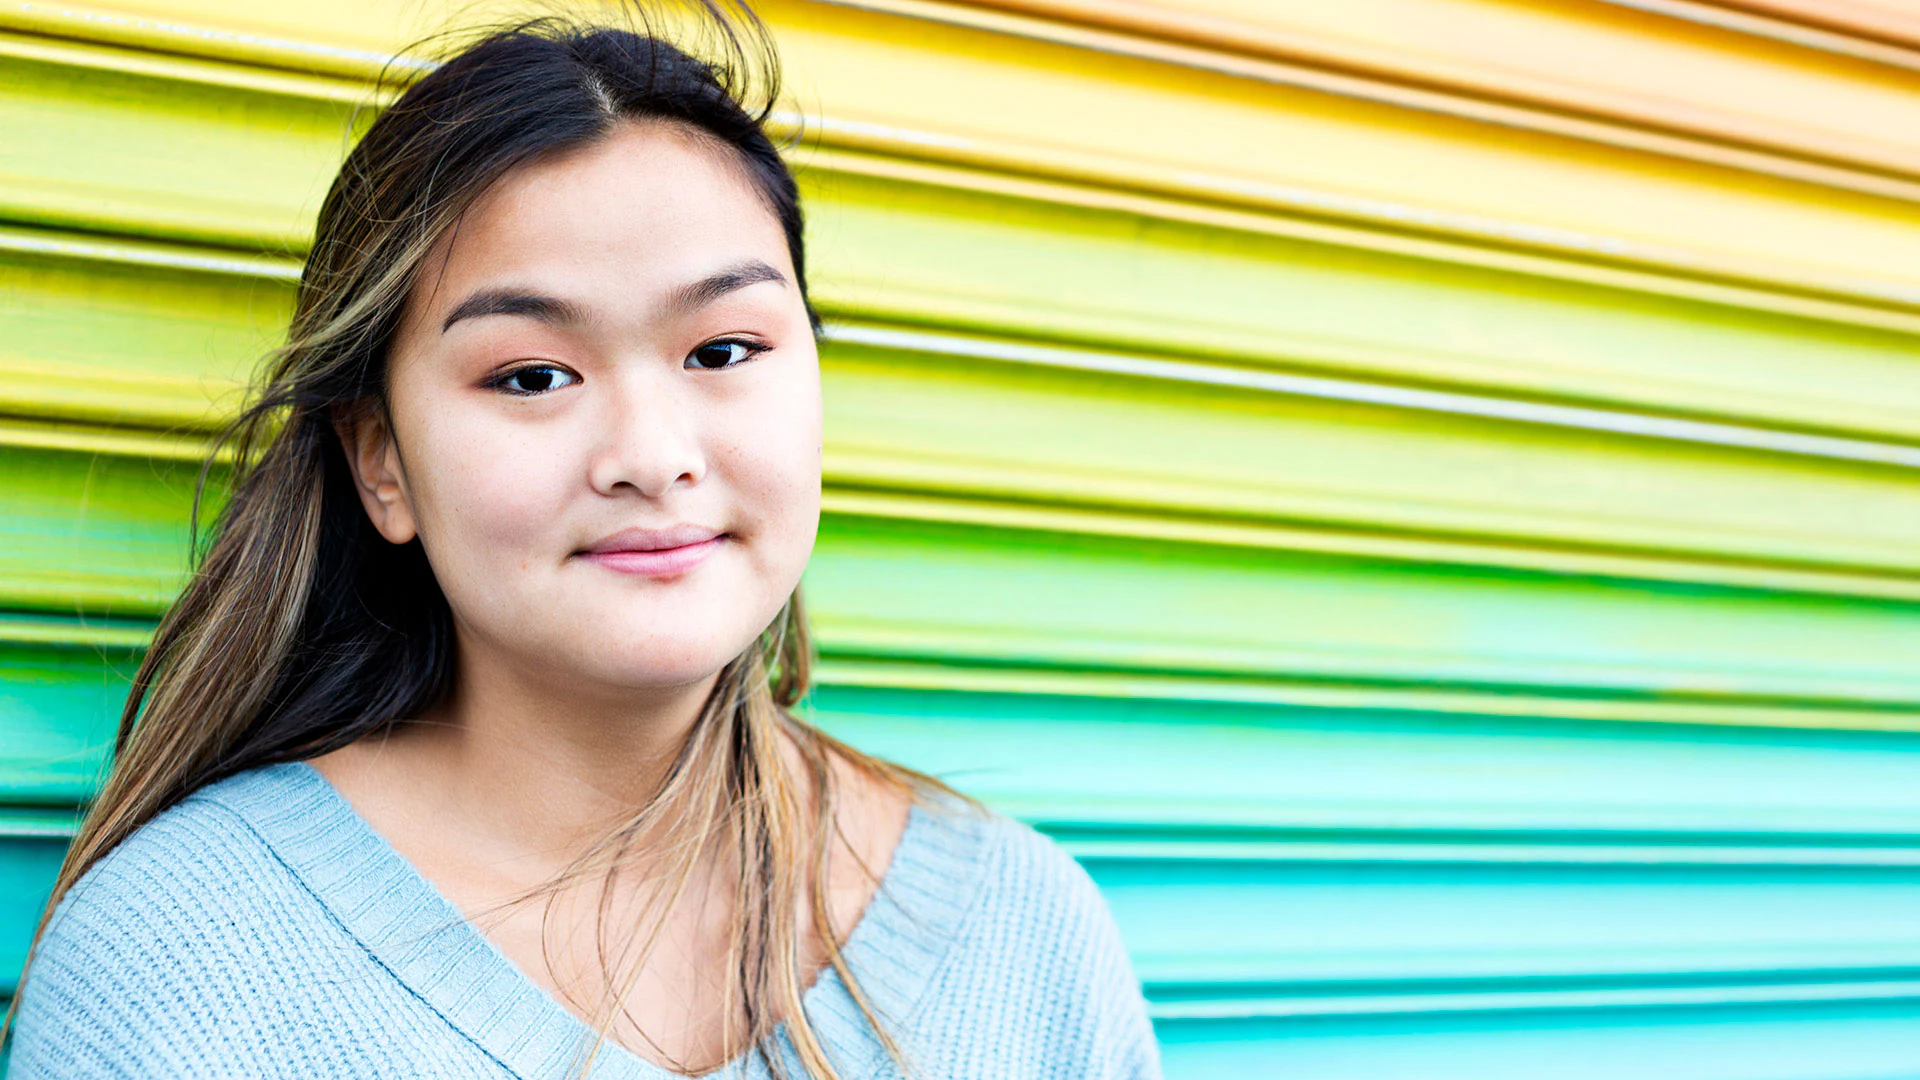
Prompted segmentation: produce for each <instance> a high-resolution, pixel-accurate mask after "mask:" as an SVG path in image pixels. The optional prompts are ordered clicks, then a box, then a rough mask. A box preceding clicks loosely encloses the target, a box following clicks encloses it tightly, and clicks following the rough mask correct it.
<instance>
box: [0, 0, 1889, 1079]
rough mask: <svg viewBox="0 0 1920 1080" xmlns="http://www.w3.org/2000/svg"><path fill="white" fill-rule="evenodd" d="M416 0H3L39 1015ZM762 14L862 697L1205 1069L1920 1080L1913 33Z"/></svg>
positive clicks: (1624, 15) (1567, 19) (1, 151)
mask: <svg viewBox="0 0 1920 1080" xmlns="http://www.w3.org/2000/svg"><path fill="white" fill-rule="evenodd" d="M424 11H425V8H424V7H423V0H413V2H403V0H335V2H328V3H303V2H297V0H124V2H103V3H102V4H101V5H99V6H83V5H81V4H46V3H41V2H37V0H36V2H32V3H28V2H21V0H5V2H4V3H0V981H4V985H0V993H3V992H5V991H7V990H10V988H11V986H12V980H13V977H14V973H15V972H16V971H17V969H18V965H19V961H20V957H21V954H22V951H23V949H24V946H25V943H26V940H27V936H28V934H29V932H30V929H31V925H32V921H33V919H34V918H35V916H36V914H37V912H38V910H39V906H40V903H41V898H42V897H43V896H44V890H45V888H46V885H47V882H48V880H49V878H50V875H51V873H52V871H53V868H54V866H55V864H56V861H57V860H58V858H59V855H60V852H61V848H62V844H63V840H64V837H65V836H66V835H67V833H68V831H69V830H70V828H71V826H72V821H73V808H74V806H75V805H76V804H77V803H78V802H79V800H81V799H83V798H84V797H85V796H86V794H87V792H88V791H89V789H90V787H91V785H92V783H93V782H94V779H95V777H97V775H98V771H99V768H100V766H101V761H102V753H103V748H104V746H105V745H106V744H107V743H108V741H109V740H110V737H111V731H112V728H113V724H114V722H115V717H116V715H117V712H118V707H119V704H120V701H121V699H122V698H123V696H124V677H125V675H126V673H127V672H128V671H129V669H130V664H131V662H132V658H133V657H134V656H135V655H136V654H137V650H138V649H139V647H140V644H141V642H142V641H143V640H144V638H145V636H146V634H147V633H148V631H149V628H150V627H151V625H152V621H153V619H154V618H155V616H156V614H157V613H158V612H159V611H160V610H161V608H162V605H164V604H165V602H166V600H167V598H168V597H169V595H171V593H172V592H173V591H174V590H175V588H176V587H177V586H178V583H179V582H180V580H181V578H182V574H183V571H184V568H185V534H186V519H187V514H188V508H189V502H190V496H191V487H192V479H193V466H194V463H195V462H196V460H197V458H198V455H199V454H200V452H201V449H202V447H203V444H204V440H205V437H206V434H207V432H208V431H210V430H211V428H212V426H213V424H214V423H215V421H216V420H217V419H218V417H219V416H220V415H222V412H223V410H225V409H229V408H231V406H232V403H233V401H234V400H235V396H236V388H237V386H238V382H237V380H239V379H241V378H243V377H244V374H245V373H246V371H247V370H248V368H249V367H250V365H251V364H252V362H253V361H254V360H255V359H256V358H257V357H258V356H259V355H260V354H261V352H262V351H263V350H264V349H266V348H267V347H269V346H271V345H272V344H273V343H274V340H275V337H276V334H277V332H278V330H279V329H280V327H281V325H282V322H283V320H284V318H285V317H286V314H287V311H288V305H289V299H290V295H291V287H292V284H293V282H294V281H295V279H296V278H297V274H298V268H299V258H300V252H301V250H302V247H303V245H304V243H305V242H306V238H307V235H308V230H309V227H310V223H311V220H312V216H313V213H314V211H315V209H316V208H317V205H318V199H319V196H320V194H321V192H322V191H323V190H324V186H325V183H326V181H327V180H328V178H329V177H330V175H331V172H332V170H333V168H334V166H335V165H336V164H337V162H338V160H339V159H340V157H341V155H342V153H343V152H344V149H345V146H346V145H347V140H348V138H349V134H348V131H349V128H350V125H351V123H352V121H353V117H354V115H355V110H356V109H357V108H360V107H362V106H364V105H366V104H367V103H368V97H367V92H366V90H365V82H364V80H365V78H366V76H367V74H368V73H369V72H371V71H373V70H375V69H376V68H377V67H378V66H379V65H380V63H381V62H383V60H385V59H386V57H387V55H388V54H389V52H390V51H391V50H393V49H394V48H396V47H397V44H398V43H400V42H403V41H406V40H409V39H411V38H412V37H413V36H414V35H415V34H416V33H417V32H419V31H420V30H421V29H422V23H421V20H422V19H426V18H427V15H425V14H423V12H424ZM763 11H764V13H765V14H766V15H767V17H768V18H769V20H770V21H771V22H772V23H773V24H774V26H775V28H776V30H777V32H778V36H779V40H780V43H781V46H782V48H783V49H784V52H785V60H786V64H787V68H788V77H789V83H790V88H791V90H792V91H793V95H792V107H793V109H794V115H793V116H791V117H788V118H787V123H788V124H789V126H791V124H793V123H795V122H797V123H799V124H800V125H801V126H802V127H803V128H804V130H805V131H806V132H807V141H806V143H805V145H804V148H803V149H802V150H800V151H799V152H798V153H797V154H796V155H795V160H796V163H797V165H798V166H799V167H800V168H801V170H802V175H803V186H804V191H805V197H806V199H807V200H808V207H809V209H810V214H811V221H810V230H811V231H810V240H809V245H810V255H811V259H812V261H813V263H814V267H815V269H814V275H815V281H816V289H817V295H816V298H817V300H818V301H819V303H820V306H821V308H822V310H823V312H824V313H825V314H826V315H827V317H828V319H829V322H830V330H831V339H830V341H829V342H828V344H827V345H826V347H825V349H824V352H823V356H824V363H825V368H826V377H827V394H828V425H829V443H828V448H827V494H826V506H827V515H826V520H825V521H824V523H823V526H822V532H821V539H820V546H819V549H818V553H817V555H816V558H815V561H814V564H813V566H812V568H811V570H810V571H809V575H808V579H807V588H808V590H809V599H810V601H811V603H812V608H813V611H814V613H815V616H816V625H817V628H818V630H819V635H820V638H821V641H822V650H823V666H822V671H823V685H822V686H821V688H820V689H819V691H818V693H817V695H816V697H815V704H814V708H815V712H816V714H817V716H818V717H819V719H820V720H821V721H822V722H823V723H825V724H827V725H828V726H829V727H830V728H832V729H833V730H835V731H837V732H839V733H841V734H843V735H845V736H846V737H849V738H851V739H853V740H854V741H856V742H857V743H858V744H860V745H862V746H864V747H867V748H869V749H872V750H875V751H878V752H881V753H885V754H889V755H893V756H896V757H898V758H900V759H903V760H905V761H907V762H909V763H912V764H915V765H918V766H921V767H924V768H928V769H931V770H934V771H936V772H939V773H942V774H943V775H946V776H947V777H949V778H950V779H952V780H953V781H954V782H955V783H957V784H958V785H960V786H962V787H964V788H967V789H969V790H971V791H973V792H974V793H976V794H979V795H981V796H983V797H985V798H987V799H988V800H990V801H991V802H993V803H994V804H996V805H998V806H1000V807H1002V808H1005V809H1006V810H1008V811H1011V812H1014V813H1017V814H1019V815H1021V816H1022V817H1024V818H1026V819H1027V820H1030V821H1032V822H1034V823H1036V824H1038V825H1040V826H1041V827H1043V828H1045V829H1046V830H1048V831H1049V832H1050V833H1052V834H1053V835H1054V836H1056V837H1058V838H1059V839H1060V840H1061V841H1062V842H1064V843H1065V844H1067V845H1068V846H1069V847H1070V848H1071V849H1072V850H1073V851H1074V852H1075V853H1076V854H1077V855H1078V856H1079V857H1080V858H1081V859H1083V860H1084V862H1085V863H1086V865H1087V866H1088V867H1089V869H1090V870H1091V871H1092V872H1093V873H1094V875H1095V876H1096V878H1097V879H1098V880H1099V881H1100V883H1101V884H1102V886H1103V887H1104V889H1105V890H1106V894H1107V896H1108V898H1109V900H1110V903H1111V905H1112V907H1113V910H1114V911H1115V913H1116V915H1117V916H1118V918H1119V920H1120V922H1121V925H1122V927H1123V930H1124V932H1125V934H1126V938H1127V941H1128V944H1129V947H1130V948H1131V950H1132V952H1133V955H1134V958H1135V962H1136V965H1137V967H1138V970H1139V972H1140V974H1141V976H1142V978H1143V980H1144V981H1145V983H1146V989H1147V992H1148V995H1149V997H1150V999H1151V1001H1152V1003H1153V1008H1154V1011H1155V1016H1156V1019H1157V1023H1158V1026H1159V1032H1160V1035H1161V1038H1162V1041H1163V1045H1164V1047H1165V1056H1166V1062H1167V1071H1168V1075H1169V1076H1170V1077H1173V1078H1175V1080H1199V1078H1218V1077H1233V1078H1239V1077H1260V1076H1275V1077H1287V1078H1290V1080H1307V1078H1312V1080H1328V1078H1336V1077H1338V1078H1349V1077H1365V1078H1381V1077H1415V1078H1421V1080H1453V1078H1459V1080H1507V1078H1528V1080H1532V1078H1543V1077H1552V1078H1556V1080H1567V1078H1607V1080H1615V1078H1634V1080H1641V1078H1669V1077H1671V1078H1686V1080H1708V1078H1712V1080H1763V1078H1764V1080H1789V1078H1832V1080H1838V1078H1866V1077H1875V1078H1887V1077H1896V1076H1920V349H1917V346H1920V3H1916V2H1915V0H1825V2H1821V0H1720V2H1709V0H1535V2H1530V3H1518V2H1507V0H1338V2H1321V0H979V2H971V3H964V2H957V0H852V2H846V3H835V4H824V3H810V2H803V0H769V2H767V3H765V5H764V6H763Z"/></svg>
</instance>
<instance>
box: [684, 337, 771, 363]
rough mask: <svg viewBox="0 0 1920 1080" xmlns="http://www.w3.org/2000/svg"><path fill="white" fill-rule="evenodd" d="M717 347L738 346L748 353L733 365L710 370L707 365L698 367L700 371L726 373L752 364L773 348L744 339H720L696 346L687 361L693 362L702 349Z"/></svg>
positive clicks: (688, 355)
mask: <svg viewBox="0 0 1920 1080" xmlns="http://www.w3.org/2000/svg"><path fill="white" fill-rule="evenodd" d="M715 345H738V346H740V347H741V348H743V349H745V350H746V351H747V354H746V355H745V356H743V357H741V358H740V359H738V360H736V361H734V362H733V363H731V364H728V365H726V366H725V367H717V368H710V367H707V366H705V365H696V366H697V367H698V369H699V370H701V371H726V370H728V369H729V368H737V367H739V366H740V365H742V364H746V363H751V362H752V361H753V360H754V358H755V357H758V356H759V355H760V354H761V353H764V352H766V351H767V350H768V349H770V348H772V346H770V345H760V344H756V343H754V342H751V341H747V340H746V339H744V338H719V339H717V340H714V341H709V342H706V343H705V344H702V345H697V346H695V347H694V350H693V352H690V353H688V354H687V359H688V360H692V359H693V358H694V356H695V355H696V354H698V353H699V352H700V350H701V349H711V348H713V347H714V346H715Z"/></svg>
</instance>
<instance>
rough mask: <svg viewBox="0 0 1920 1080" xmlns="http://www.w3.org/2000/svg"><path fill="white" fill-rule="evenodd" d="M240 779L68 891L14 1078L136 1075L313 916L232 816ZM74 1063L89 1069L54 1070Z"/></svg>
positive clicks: (35, 962)
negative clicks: (291, 929) (265, 952)
mask: <svg viewBox="0 0 1920 1080" xmlns="http://www.w3.org/2000/svg"><path fill="white" fill-rule="evenodd" d="M242 777H245V774H242ZM242 777H236V778H233V780H232V781H221V782H219V783H216V784H214V785H211V786H210V787H209V788H206V789H203V790H202V791H201V792H196V793H194V794H193V795H190V796H189V797H187V798H186V799H184V800H182V801H181V802H179V803H177V804H175V805H174V806H172V807H170V808H168V809H167V810H165V811H163V812H162V813H160V814H158V815H156V816H155V817H154V818H153V819H152V820H150V821H148V822H146V823H145V824H144V825H142V826H141V827H140V828H139V829H137V830H135V831H134V833H133V834H132V835H131V836H129V837H128V838H127V839H126V840H124V841H122V842H121V843H120V844H119V845H117V846H116V847H114V848H113V850H112V851H110V852H108V853H107V854H106V855H105V856H103V857H101V858H100V860H99V861H97V862H96V863H94V865H93V866H92V867H90V868H89V869H88V870H87V872H86V874H84V875H83V876H82V877H81V878H80V880H79V881H77V882H76V883H75V884H74V885H73V887H72V888H70V889H69V890H67V893H66V895H65V896H63V897H62V898H61V901H60V904H59V905H58V907H56V908H55V910H54V912H53V914H52V916H51V918H49V920H48V922H47V927H46V930H45V932H44V933H43V934H42V935H41V937H40V939H39V941H38V943H37V944H36V946H35V948H34V951H33V954H32V959H31V961H30V966H29V967H28V969H27V971H26V973H25V980H24V982H23V983H22V985H21V989H20V994H21V996H20V1014H19V1028H18V1032H17V1034H16V1038H15V1046H14V1061H13V1065H12V1068H13V1070H14V1071H15V1072H17V1074H18V1075H21V1076H37V1075H43V1074H44V1075H75V1074H85V1075H117V1074H118V1072H119V1070H120V1069H121V1068H123V1067H124V1068H126V1069H129V1070H132V1071H138V1065H139V1062H140V1061H141V1060H142V1055H143V1053H144V1052H145V1051H142V1050H140V1049H139V1048H141V1047H148V1048H151V1047H156V1046H164V1045H166V1043H167V1041H168V1029H169V1027H170V1026H174V1025H178V1024H179V1023H180V1022H181V1021H182V1020H183V1016H182V1015H181V1014H182V1012H183V1010H184V1011H188V1012H191V1011H193V1010H195V1009H197V1008H198V1007H199V1005H200V1004H201V1002H202V998H203V997H204V995H206V994H209V993H213V994H219V993H222V992H225V991H226V990H229V989H231V988H232V987H234V986H239V985H244V984H245V983H246V982H247V981H248V975H247V971H246V968H247V967H248V966H250V965H251V963H252V962H253V961H254V960H256V959H257V957H251V956H248V955H247V953H248V952H249V951H253V950H257V949H258V948H259V947H260V946H261V945H262V944H263V943H265V942H267V941H268V940H270V939H271V937H272V936H273V935H272V934H270V933H263V932H262V931H263V929H268V928H275V927H284V926H286V925H287V924H288V922H289V921H290V920H291V921H298V920H299V919H300V918H301V917H302V915H303V914H304V913H305V912H306V911H308V910H309V909H310V908H311V903H310V902H309V901H308V900H307V898H306V897H305V896H304V895H303V890H302V888H301V886H300V885H299V883H298V881H297V880H295V879H294V878H293V876H292V875H291V874H290V873H289V872H288V871H287V869H286V867H285V866H284V865H283V864H282V863H281V862H280V861H279V859H278V858H277V857H276V856H275V853H274V852H273V850H272V849H271V847H270V846H269V845H268V844H266V842H265V841H263V840H262V839H261V838H260V836H259V835H258V834H257V833H256V832H255V831H254V830H253V829H252V828H251V827H250V826H249V824H248V822H247V820H246V818H245V817H244V816H243V815H242V814H241V813H240V812H238V810H237V809H236V807H235V806H234V805H233V802H232V799H231V798H230V797H229V796H231V795H232V794H233V793H234V788H235V784H234V782H233V781H240V782H241V783H242V784H244V783H245V782H246V781H245V780H243V779H242ZM79 1052H84V1053H85V1054H87V1055H89V1056H90V1059H91V1060H92V1061H93V1065H94V1066H95V1068H93V1069H90V1070H80V1071H79V1072H78V1073H76V1072H75V1071H74V1070H72V1069H66V1068H64V1067H53V1066H51V1065H49V1062H53V1063H59V1062H62V1061H63V1060H64V1059H63V1058H62V1057H61V1055H62V1054H66V1053H79ZM36 1068H42V1071H41V1072H36V1071H35V1069H36Z"/></svg>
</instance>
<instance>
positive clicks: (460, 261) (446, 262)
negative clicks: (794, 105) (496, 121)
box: [410, 120, 792, 309]
mask: <svg viewBox="0 0 1920 1080" xmlns="http://www.w3.org/2000/svg"><path fill="white" fill-rule="evenodd" d="M748 258H756V259H760V260H762V261H765V262H766V263H768V264H769V265H771V266H774V267H776V268H778V269H780V270H781V271H782V272H783V273H787V274H788V275H789V276H791V274H792V260H791V258H790V256H789V254H788V251H787V245H786V234H785V232H784V231H783V230H782V228H781V226H780V222H779V220H778V219H777V218H776V217H775V216H774V213H773V211H772V209H771V208H770V207H769V206H768V205H767V201H766V199H765V198H764V197H763V196H762V195H761V194H760V192H759V190H758V189H757V188H756V187H755V185H754V183H753V181H752V180H751V179H750V177H749V175H748V172H747V167H746V165H745V163H744V162H743V161H742V160H741V159H740V157H739V154H738V153H737V152H736V151H734V150H732V149H731V148H729V147H727V146H725V145H723V144H721V143H720V142H719V141H718V140H716V139H714V138H712V137H711V136H707V135H705V134H704V133H701V132H699V131H697V130H695V129H692V128H689V127H688V126H686V125H683V124H679V123H674V122H671V121H657V120H656V121H622V122H621V123H620V124H618V125H616V127H615V128H614V130H613V131H612V132H611V133H610V134H609V135H608V136H607V137H605V138H603V139H600V140H598V141H596V142H594V143H592V144H590V145H587V146H584V147H580V148H576V149H573V150H570V151H566V152H564V153H560V154H556V155H553V156H550V157H546V158H542V159H539V160H537V161H534V162H531V163H529V164H527V165H523V166H521V167H519V168H516V169H514V170H512V171H511V172H509V173H508V174H507V175H506V176H504V177H502V178H501V179H500V180H499V181H497V182H496V183H494V184H493V185H492V186H491V187H490V188H488V189H487V190H486V191H485V192H483V193H482V194H481V195H480V197H479V198H478V199H476V200H475V201H474V203H473V205H472V206H470V207H468V209H467V211H466V212H465V213H464V214H462V215H461V217H460V219H459V221H458V222H457V223H456V224H455V226H454V227H453V229H452V230H450V231H449V233H448V234H447V235H446V236H444V237H442V238H441V240H440V242H439V243H438V244H436V245H435V247H434V249H433V251H432V253H431V254H430V256H429V258H428V261H427V267H428V273H426V274H423V275H422V280H421V282H420V283H419V285H418V286H416V290H415V296H414V298H413V300H414V304H413V305H410V306H414V307H416V309H419V307H420V306H421V305H425V306H427V307H435V306H438V305H441V304H449V303H458V301H459V296H460V295H461V294H462V293H463V292H464V290H465V289H467V288H471V287H478V286H485V285H487V284H490V283H497V282H499V281H501V280H508V279H510V280H512V281H513V282H514V283H516V284H522V285H531V284H541V285H545V286H548V287H551V288H554V289H557V290H565V291H567V292H569V293H573V294H579V295H580V296H581V298H582V299H583V300H585V301H587V302H589V303H592V302H593V301H594V300H595V299H596V298H600V299H607V298H610V297H611V296H613V295H617V294H620V293H622V292H624V293H626V294H628V295H631V294H632V293H633V292H634V291H636V290H637V291H642V292H644V291H647V290H649V289H650V288H657V289H667V288H671V287H673V286H674V285H678V284H681V283H683V282H684V281H685V280H687V279H688V278H690V277H698V276H700V275H702V274H704V273H707V272H710V270H711V269H712V267H713V266H714V264H716V263H735V262H739V261H741V260H744V259H748ZM423 291H424V292H426V293H427V294H428V295H427V296H422V295H421V293H422V292H423ZM601 294H605V295H601Z"/></svg>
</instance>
